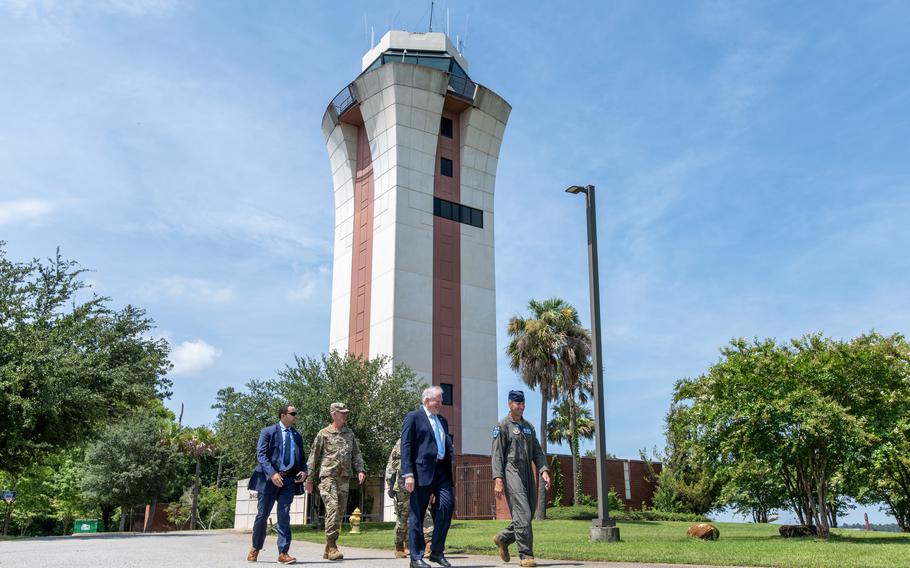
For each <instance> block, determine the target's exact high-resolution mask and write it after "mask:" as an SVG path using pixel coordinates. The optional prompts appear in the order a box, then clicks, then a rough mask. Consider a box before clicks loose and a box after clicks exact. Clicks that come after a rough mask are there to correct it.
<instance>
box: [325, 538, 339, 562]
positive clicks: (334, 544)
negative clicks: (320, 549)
mask: <svg viewBox="0 0 910 568" xmlns="http://www.w3.org/2000/svg"><path fill="white" fill-rule="evenodd" d="M322 557H323V558H326V559H328V560H341V559H343V558H344V554H342V553H341V551H340V550H338V539H337V538H333V539H331V540H328V541H326V543H325V554H323V555H322Z"/></svg>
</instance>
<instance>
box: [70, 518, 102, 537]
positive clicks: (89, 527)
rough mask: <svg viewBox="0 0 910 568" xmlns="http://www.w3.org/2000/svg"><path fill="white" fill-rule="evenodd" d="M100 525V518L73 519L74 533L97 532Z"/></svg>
mask: <svg viewBox="0 0 910 568" xmlns="http://www.w3.org/2000/svg"><path fill="white" fill-rule="evenodd" d="M99 525H101V523H100V522H99V521H98V519H76V520H75V521H73V534H84V533H96V532H98V527H99Z"/></svg>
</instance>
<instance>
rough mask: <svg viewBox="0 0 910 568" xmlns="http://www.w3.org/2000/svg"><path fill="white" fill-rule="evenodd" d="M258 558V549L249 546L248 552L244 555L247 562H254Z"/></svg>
mask: <svg viewBox="0 0 910 568" xmlns="http://www.w3.org/2000/svg"><path fill="white" fill-rule="evenodd" d="M257 558H259V549H258V548H251V549H250V553H249V554H247V555H246V561H247V562H256V559H257Z"/></svg>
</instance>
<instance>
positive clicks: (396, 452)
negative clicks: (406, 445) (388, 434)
mask: <svg viewBox="0 0 910 568" xmlns="http://www.w3.org/2000/svg"><path fill="white" fill-rule="evenodd" d="M385 486H386V487H391V488H392V490H393V491H395V492H396V493H397V492H400V491H404V486H403V485H402V483H401V438H399V439H398V440H397V441H396V442H395V447H394V448H392V453H390V454H389V463H387V464H386V466H385Z"/></svg>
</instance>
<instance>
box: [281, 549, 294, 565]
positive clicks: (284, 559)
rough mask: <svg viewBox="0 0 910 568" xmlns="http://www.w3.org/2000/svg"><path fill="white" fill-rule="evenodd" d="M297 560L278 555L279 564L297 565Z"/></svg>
mask: <svg viewBox="0 0 910 568" xmlns="http://www.w3.org/2000/svg"><path fill="white" fill-rule="evenodd" d="M296 563H297V559H296V558H294V557H293V556H291V555H289V554H285V553H284V552H282V553H281V554H279V555H278V564H296Z"/></svg>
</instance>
